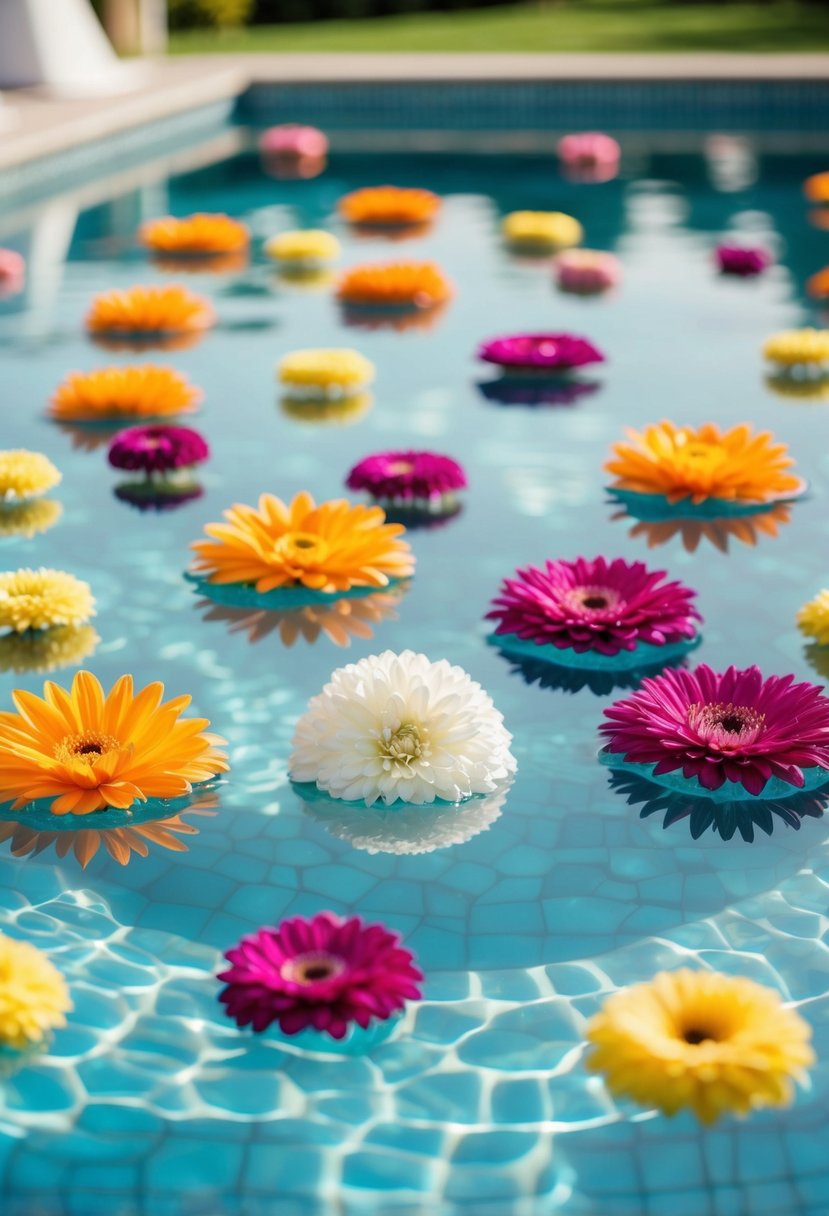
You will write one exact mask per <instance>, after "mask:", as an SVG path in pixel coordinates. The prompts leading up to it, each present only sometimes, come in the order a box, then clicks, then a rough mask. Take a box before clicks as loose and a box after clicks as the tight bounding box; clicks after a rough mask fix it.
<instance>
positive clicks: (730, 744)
mask: <svg viewBox="0 0 829 1216" xmlns="http://www.w3.org/2000/svg"><path fill="white" fill-rule="evenodd" d="M765 723H766V715H765V714H761V713H760V712H759V711H758V710H756V709H752V708H751V706H749V705H732V704H731V702H730V701H729V703H728V704H727V705H725V704H723V703H722V702H715V703H712V704H710V705H702V704H700V703H699V702H697V704H695V705H689V707H688V725H689V726H691V727H692V728H693V729H694V730H695V731H696V732H697V734H698V735H699V736H700V737H701V738H702V739H704V740H705V742H706V743H708V744H711V745H712V746H714V747H719V748H721V749H723V750H729V751H734V750H736V749H739V748H743V747H747V746H748V745H749V744H750V743H754V742H755V741H756V740H757V739H758V738H759V736H760V735H761V734H762V733H763V730H764V729H765Z"/></svg>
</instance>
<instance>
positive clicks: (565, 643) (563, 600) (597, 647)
mask: <svg viewBox="0 0 829 1216" xmlns="http://www.w3.org/2000/svg"><path fill="white" fill-rule="evenodd" d="M665 579H666V574H665V571H664V570H648V568H647V566H645V565H644V564H643V563H642V562H631V563H629V562H626V561H625V560H624V559H623V558H621V557H619V558H616V560H615V561H611V562H609V561H607V559H606V558H604V557H597V558H594V559H593V560H592V561H591V560H588V559H586V558H583V557H579V558H576V560H575V561H555V562H553V561H548V562H546V563H545V566H544V569H539V567H537V566H526V567H525V568H524V569H521V570H518V571H517V574H516V576H515V577H514V578H508V579H505V580H504V582H503V584H502V586H501V591H500V594H499V595H498V597H497V598H496V599H495V600H494V603H493V608H492V610H491V611H490V612H488V613H487V619H489V620H495V621H497V622H498V624H497V626H496V629H495V634H496V637H498V638H502V637H503V638H504V639H506V638H508V637H510V636H512V637H517V638H520V639H521V640H522V641H525V642H532V643H533V644H534V645H536V646H539V647H540V646H553V647H555V648H556V649H557V650H572V651H575V653H576V654H585V653H588V652H597V653H598V654H603V655H618V654H619V653H620V652H622V651H636V650H637V649H639V648H640V647H641V645H642V644H643V643H644V644H646V645H648V646H652V647H654V646H656V647H658V646H671V645H675V644H676V643H679V642H689V641H693V640H694V639H695V638H696V636H697V626H696V622H697V621H699V620H700V619H701V618H700V615H699V613H698V612H697V610H696V608H695V607H694V605H693V601H694V599H695V595H696V593H695V592H693V591H691V590H690V589H689V588H688V587H684V586H683V585H682V583H678V582H666V581H665Z"/></svg>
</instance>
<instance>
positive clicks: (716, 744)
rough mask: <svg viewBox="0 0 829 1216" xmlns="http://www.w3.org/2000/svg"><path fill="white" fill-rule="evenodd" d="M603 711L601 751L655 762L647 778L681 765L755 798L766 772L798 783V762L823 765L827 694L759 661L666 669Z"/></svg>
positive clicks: (715, 785) (704, 781) (828, 735)
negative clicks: (765, 669)
mask: <svg viewBox="0 0 829 1216" xmlns="http://www.w3.org/2000/svg"><path fill="white" fill-rule="evenodd" d="M605 717H606V718H607V721H606V722H604V723H602V726H601V733H602V735H603V736H604V738H605V740H606V742H607V749H608V751H609V752H610V753H613V754H616V755H620V756H622V757H623V758H624V760H625V761H626V762H627V763H629V764H652V765H655V768H654V769H653V776H654V778H658V777H660V776H661V775H663V774H665V773H673V772H678V771H680V770H681V772H682V775H683V776H684V777H685V778H686V779H690V778H693V777H697V778H698V779H699V783H700V785H701V786H702V787H703V788H704V789H706V790H718V789H720V787H721V786H723V785H725V783H726V781H729V782H732V783H734V784H738V785H742V786H743V787H744V789H745V790H747V792H748V793H749V794H752V795H754V796H755V797H756V796H758V795H760V794H762V792H763V790H764V789H765V787H766V784H767V782H768V780H769V778H771V777H777V778H779V779H780V780H781V781H783V782H785V783H786V784H789V785H792V786H797V787H798V788H800V787H801V786H803V785H804V784H805V778H804V775H803V769H804V768H807V769H811V768H814V767H817V768H819V769H820V770H823V769H829V698H827V697H825V696H824V695H823V690H822V689H821V688H820V687H819V686H817V685H814V684H805V683H803V684H796V683H795V681H794V676H769V677H768V678H767V679H764V678H763V675H762V673H761V671H760V669H759V667H749V668H747V669H746V670H745V671H738V670H737V669H736V668H735V667H729V668H728V670H727V671H726V672H723V673H718V672H715V671H712V670H711V668H710V667H708V666H707V665H706V664H705V663H700V665H699V667H697V668H696V670H694V671H687V670H672V671H666V672H663V673H662V674H661V675H658V676H655V677H654V678H653V679H648V680H645V681H643V683H642V687H641V688H640V689H639V691H638V692H635V693H634V694H633V696H631V697H629V698H628V699H627V700H624V701H617V702H616V704H615V705H612V706H611V707H610V709H606V710H605ZM827 777H828V778H829V773H827Z"/></svg>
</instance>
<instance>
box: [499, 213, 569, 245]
mask: <svg viewBox="0 0 829 1216" xmlns="http://www.w3.org/2000/svg"><path fill="white" fill-rule="evenodd" d="M501 231H502V232H503V235H504V240H505V241H507V242H508V244H510V245H517V246H519V247H520V246H525V247H531V248H536V249H567V248H569V247H570V246H571V245H578V244H579V242H580V241H581V240H582V238H583V237H584V229H583V228H582V226H581V224H580V223H579V221H578V220H577V219H574V218H573V216H572V215H565V214H564V212H563V211H511V212H510V214H509V215H506V216H504V219H503V222H502V224H501Z"/></svg>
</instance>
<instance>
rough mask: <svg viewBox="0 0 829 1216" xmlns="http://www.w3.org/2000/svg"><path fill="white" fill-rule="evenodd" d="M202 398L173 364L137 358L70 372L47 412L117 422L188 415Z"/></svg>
mask: <svg viewBox="0 0 829 1216" xmlns="http://www.w3.org/2000/svg"><path fill="white" fill-rule="evenodd" d="M202 397H203V393H202V391H201V389H200V388H196V386H195V385H194V384H191V383H190V381H189V380H188V379H187V377H186V376H183V375H182V374H181V372H177V371H176V369H175V368H174V367H163V366H161V365H157V364H153V363H139V364H138V365H136V366H135V367H101V368H98V369H96V370H95V371H92V372H70V373H69V375H68V376H67V377H66V379H65V380H64V381H63V383H62V384H59V385H58V387H57V389H56V390H55V394H54V396H53V397H52V400H51V403H50V406H49V414H50V416H51V417H52V418H54V419H56V420H57V421H58V422H103V421H107V422H108V421H111V420H116V421H118V422H119V423H120V422H126V421H131V420H132V419H138V418H141V419H144V418H163V419H164V420H165V421H166V420H167V419H168V418H173V417H176V416H177V415H178V414H191V413H193V411H194V410H195V409H196V406H197V405H198V404H199V402H200V401H201V399H202Z"/></svg>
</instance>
